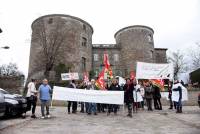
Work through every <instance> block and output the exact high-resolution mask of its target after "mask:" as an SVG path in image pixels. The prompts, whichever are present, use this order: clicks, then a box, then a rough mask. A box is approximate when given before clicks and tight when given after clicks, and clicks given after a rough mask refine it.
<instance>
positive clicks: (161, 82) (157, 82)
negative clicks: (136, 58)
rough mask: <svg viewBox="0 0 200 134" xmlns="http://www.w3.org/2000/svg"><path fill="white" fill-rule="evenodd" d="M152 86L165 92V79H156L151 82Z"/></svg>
mask: <svg viewBox="0 0 200 134" xmlns="http://www.w3.org/2000/svg"><path fill="white" fill-rule="evenodd" d="M151 82H152V84H153V85H155V86H157V87H159V88H160V89H161V91H164V84H165V83H164V80H163V79H155V80H151Z"/></svg>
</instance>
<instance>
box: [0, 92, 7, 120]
mask: <svg viewBox="0 0 200 134" xmlns="http://www.w3.org/2000/svg"><path fill="white" fill-rule="evenodd" d="M5 104H6V103H5V97H4V94H3V93H1V92H0V117H2V116H4V115H5V112H6V105H5Z"/></svg>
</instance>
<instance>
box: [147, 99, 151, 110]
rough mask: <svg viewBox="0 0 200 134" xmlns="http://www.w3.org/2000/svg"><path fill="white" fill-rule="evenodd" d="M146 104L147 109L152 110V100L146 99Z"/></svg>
mask: <svg viewBox="0 0 200 134" xmlns="http://www.w3.org/2000/svg"><path fill="white" fill-rule="evenodd" d="M146 102H147V107H148V110H152V99H150V98H148V99H147V98H146Z"/></svg>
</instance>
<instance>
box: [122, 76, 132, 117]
mask: <svg viewBox="0 0 200 134" xmlns="http://www.w3.org/2000/svg"><path fill="white" fill-rule="evenodd" d="M123 90H124V95H125V96H124V100H125V103H126V105H127V106H128V115H127V116H129V117H132V109H133V108H132V106H133V102H134V99H133V90H134V86H133V83H132V82H131V80H130V79H126V84H125V85H124V87H123Z"/></svg>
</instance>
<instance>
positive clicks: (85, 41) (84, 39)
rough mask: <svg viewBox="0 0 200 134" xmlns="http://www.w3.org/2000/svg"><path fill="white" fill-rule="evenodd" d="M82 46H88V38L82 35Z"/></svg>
mask: <svg viewBox="0 0 200 134" xmlns="http://www.w3.org/2000/svg"><path fill="white" fill-rule="evenodd" d="M82 46H84V47H86V46H87V39H86V38H85V37H82Z"/></svg>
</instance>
